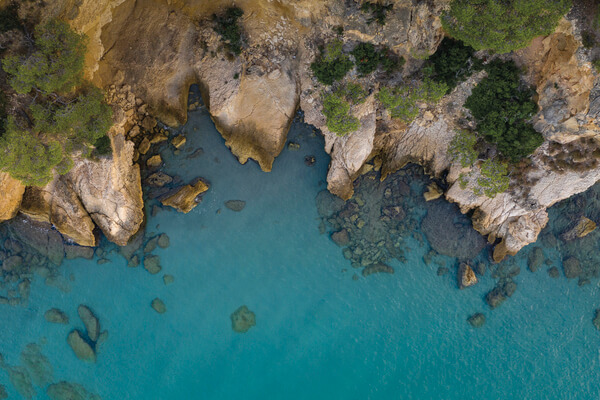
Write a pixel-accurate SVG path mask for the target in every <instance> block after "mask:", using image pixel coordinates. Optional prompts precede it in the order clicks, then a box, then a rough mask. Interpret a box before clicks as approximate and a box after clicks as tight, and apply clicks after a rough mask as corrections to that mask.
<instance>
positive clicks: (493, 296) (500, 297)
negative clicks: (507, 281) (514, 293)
mask: <svg viewBox="0 0 600 400" xmlns="http://www.w3.org/2000/svg"><path fill="white" fill-rule="evenodd" d="M504 300H506V296H505V295H504V291H503V290H502V288H501V287H498V286H496V287H495V288H493V289H492V290H491V291H490V292H489V293H488V294H487V295H486V296H485V301H486V303H487V304H488V305H489V306H490V307H491V308H492V309H494V308H496V307H498V306H499V305H500V304H502V303H503V302H504Z"/></svg>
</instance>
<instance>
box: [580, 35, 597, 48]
mask: <svg viewBox="0 0 600 400" xmlns="http://www.w3.org/2000/svg"><path fill="white" fill-rule="evenodd" d="M581 44H583V47H585V48H586V49H591V48H592V47H594V46H595V45H596V37H595V36H594V33H592V32H590V31H583V32H581Z"/></svg>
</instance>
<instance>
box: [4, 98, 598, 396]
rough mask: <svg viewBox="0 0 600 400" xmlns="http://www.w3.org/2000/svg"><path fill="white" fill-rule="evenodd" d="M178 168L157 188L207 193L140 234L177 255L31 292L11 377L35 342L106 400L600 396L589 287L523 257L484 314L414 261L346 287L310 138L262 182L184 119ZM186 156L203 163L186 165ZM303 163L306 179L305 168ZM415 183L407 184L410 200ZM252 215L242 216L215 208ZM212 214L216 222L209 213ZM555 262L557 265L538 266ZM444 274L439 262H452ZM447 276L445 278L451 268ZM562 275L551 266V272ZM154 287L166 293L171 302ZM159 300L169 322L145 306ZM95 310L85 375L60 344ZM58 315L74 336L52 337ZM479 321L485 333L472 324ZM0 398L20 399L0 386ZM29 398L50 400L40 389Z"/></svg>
mask: <svg viewBox="0 0 600 400" xmlns="http://www.w3.org/2000/svg"><path fill="white" fill-rule="evenodd" d="M184 129H185V130H186V131H187V132H188V143H187V144H186V146H185V148H184V149H183V152H184V154H183V156H181V155H180V156H173V155H172V153H171V150H165V151H164V152H163V155H164V156H165V158H166V159H167V160H168V163H167V167H166V168H165V172H167V173H173V174H175V173H177V174H179V175H180V176H182V178H183V179H184V181H187V180H191V179H193V178H195V177H197V176H202V177H204V178H206V179H208V180H209V181H210V182H211V184H212V186H211V189H210V191H209V192H208V193H207V194H206V195H205V197H204V201H203V202H202V203H201V204H200V205H199V206H198V207H196V208H195V209H194V210H193V211H192V212H190V213H189V214H187V215H184V214H179V213H176V212H174V211H167V210H165V211H162V212H160V213H158V215H156V216H155V217H150V216H149V219H148V223H147V230H148V231H150V232H151V231H154V232H166V233H167V234H168V235H169V236H170V239H171V245H170V247H169V248H167V249H164V250H161V249H159V250H157V251H155V254H158V255H159V256H160V257H161V264H162V266H163V271H162V272H161V273H160V274H158V275H150V274H149V273H147V272H146V271H145V270H144V269H143V268H142V267H137V268H128V267H127V266H126V262H125V261H124V259H123V258H122V257H120V256H119V255H118V254H116V253H112V254H111V255H109V257H108V258H110V259H111V261H112V262H111V263H109V264H104V265H97V264H96V261H95V260H93V261H86V260H74V261H66V262H65V264H64V266H63V271H64V275H65V276H67V277H68V276H70V275H71V274H72V275H73V276H74V281H73V282H70V285H71V291H70V292H69V293H63V292H61V291H59V290H57V289H55V288H52V287H47V286H44V285H43V283H42V282H41V279H35V280H34V282H33V288H32V294H31V298H30V300H29V302H28V304H27V305H26V306H22V307H8V306H2V307H0V320H1V321H2V328H1V332H2V334H1V336H0V352H1V353H2V354H3V355H4V359H5V361H6V362H7V363H8V364H10V365H16V364H18V363H19V353H20V352H21V350H22V349H23V348H24V346H25V345H26V344H27V343H30V342H40V340H41V339H42V338H46V343H45V344H44V345H43V352H44V354H45V355H46V356H47V357H48V358H49V359H50V361H51V362H52V364H53V366H54V377H55V380H56V381H58V380H67V381H71V382H78V383H81V384H83V385H84V386H85V387H86V388H87V389H88V390H90V391H92V392H95V393H97V394H99V395H100V396H101V397H102V398H103V399H448V400H451V399H559V398H560V399H595V398H598V397H599V396H600V352H599V347H598V346H599V344H600V334H599V333H598V331H596V330H595V328H594V327H593V325H592V323H591V319H592V317H593V310H594V309H595V308H596V307H597V305H598V303H599V301H598V298H599V294H600V293H599V291H600V290H599V288H598V286H597V285H596V282H595V281H594V282H593V284H592V285H587V286H585V287H582V288H579V287H578V286H577V284H576V282H569V281H567V280H565V279H564V278H563V279H552V278H550V277H549V276H548V274H546V273H545V272H544V271H542V272H537V273H535V274H534V273H531V272H529V271H528V270H527V269H526V266H525V259H526V258H525V256H520V257H518V258H517V260H518V263H519V265H520V267H521V271H522V272H521V274H520V275H519V276H517V277H516V278H515V281H516V282H517V284H518V286H519V289H518V290H517V292H516V293H515V295H514V296H513V297H512V298H511V299H509V300H508V301H506V302H505V303H504V304H503V305H502V306H501V307H499V308H498V309H496V310H494V311H490V310H489V308H488V306H487V305H486V304H485V302H484V300H483V297H484V295H485V293H487V292H488V291H489V290H490V289H491V288H492V287H493V285H494V280H493V279H492V278H491V277H490V274H489V273H488V274H487V275H486V276H485V277H483V278H482V279H481V281H480V283H479V284H478V285H476V286H475V287H472V288H469V289H466V290H461V291H459V290H458V289H457V288H456V280H455V276H454V274H449V275H446V276H442V277H438V276H437V275H436V268H437V267H433V266H427V265H426V264H425V263H424V262H423V258H422V257H423V255H424V254H425V253H427V252H428V251H429V249H428V247H427V245H425V246H421V245H419V244H418V243H417V242H416V241H410V240H409V243H410V244H411V246H412V251H411V252H410V253H409V254H408V255H407V261H406V262H405V263H404V265H400V264H399V263H396V264H394V263H392V265H394V266H395V267H396V273H395V274H394V275H387V274H379V275H371V276H369V277H368V278H363V277H360V278H359V279H358V280H353V279H352V276H353V274H354V273H355V271H354V270H353V269H352V268H351V267H350V265H349V263H348V261H347V260H345V259H344V258H343V256H342V254H341V251H340V249H339V247H337V246H336V245H335V244H334V243H333V242H332V241H331V240H330V239H329V238H328V237H327V235H320V234H319V231H318V224H319V218H318V215H317V211H316V207H315V201H314V199H315V196H316V194H317V193H318V192H319V191H320V190H323V189H324V188H325V182H324V181H325V177H326V172H327V164H328V161H329V160H328V157H327V156H326V154H325V153H324V152H323V150H322V147H323V144H322V139H320V138H318V137H316V136H314V135H313V134H312V130H311V129H310V128H308V127H305V126H303V125H301V124H294V125H293V126H292V130H291V132H290V138H291V139H292V140H294V141H296V142H298V143H300V144H301V149H300V150H299V151H291V150H288V149H287V148H286V149H285V150H284V151H283V153H282V155H281V156H280V157H278V158H277V160H276V161H275V164H274V168H273V172H271V173H269V174H265V173H262V172H261V171H260V170H259V168H258V167H257V165H255V164H254V163H252V162H250V163H248V164H247V165H240V164H238V163H237V161H236V160H235V158H234V157H233V156H232V155H231V153H230V152H229V150H228V149H227V148H226V147H225V146H224V144H223V140H222V139H221V137H220V136H219V134H218V133H217V132H216V130H215V129H214V126H213V125H212V123H211V121H210V118H209V117H208V114H207V112H206V111H205V110H204V109H200V110H198V111H195V112H193V113H191V114H190V120H189V122H188V124H187V125H186V127H185V128H184ZM197 147H202V148H203V149H204V151H205V152H204V154H203V155H202V156H200V157H197V158H194V159H185V155H186V154H188V153H191V152H193V151H194V150H195V149H196V148H197ZM307 154H314V155H315V156H316V158H317V163H316V165H315V166H313V167H307V166H306V165H305V164H304V156H305V155H307ZM426 184H427V182H426V181H420V182H415V184H414V185H413V192H414V195H415V196H420V195H421V192H420V191H422V190H423V187H424V185H426ZM231 199H241V200H245V201H246V202H247V204H246V208H245V209H244V210H243V211H242V212H239V213H236V212H233V211H231V210H228V209H227V208H225V207H224V205H223V202H224V201H227V200H231ZM219 210H221V211H220V212H219ZM545 252H546V254H547V255H548V256H553V257H555V258H556V259H558V258H559V257H560V254H558V252H557V251H556V250H555V249H546V250H545ZM449 261H450V260H449ZM451 262H454V261H451ZM556 265H558V266H560V264H556ZM163 273H167V274H172V275H174V276H175V282H174V283H173V284H172V285H169V286H165V285H164V284H163V281H162V275H163ZM157 296H158V297H160V298H161V299H162V300H163V301H164V302H165V304H166V307H167V312H166V313H165V314H162V315H159V314H157V313H156V312H155V311H154V310H153V309H152V308H151V307H150V302H151V301H152V299H153V298H155V297H157ZM79 304H86V305H88V306H90V307H91V308H92V309H93V310H94V312H95V313H96V315H97V316H98V317H99V319H100V323H101V325H102V329H107V330H108V331H109V335H110V336H109V339H108V341H107V342H106V343H105V344H104V345H103V346H102V347H101V349H100V351H99V354H98V360H97V363H96V364H86V363H84V362H82V361H79V360H77V359H76V358H75V356H74V354H73V352H72V351H71V349H70V348H69V347H68V345H67V343H66V335H67V334H68V332H69V331H70V330H71V329H73V327H82V324H81V322H80V321H79V319H78V317H77V305H79ZM241 305H247V306H248V308H249V309H250V310H252V311H253V312H255V314H256V326H255V327H253V328H251V329H250V330H249V331H248V332H247V333H245V334H239V333H235V332H234V331H233V330H232V328H231V320H230V314H231V313H232V312H233V311H234V310H235V309H237V308H238V307H239V306H241ZM51 307H58V308H60V309H62V310H64V311H65V312H67V313H68V314H69V316H70V319H71V324H70V325H68V326H63V325H53V324H49V323H47V322H46V321H45V320H44V317H43V314H44V312H45V311H46V310H47V309H49V308H51ZM477 311H481V312H484V313H485V314H486V316H487V323H486V324H485V326H484V327H482V328H480V329H473V328H471V327H470V326H469V325H468V324H467V323H466V318H467V317H468V316H469V315H471V314H473V313H474V312H477ZM0 382H2V383H4V384H5V386H7V389H8V391H9V394H10V398H19V397H18V395H17V394H16V392H15V391H14V388H13V387H12V386H11V385H10V383H9V381H8V376H7V374H6V372H5V371H4V370H2V371H0ZM39 396H40V397H39V398H40V399H45V398H46V397H45V394H44V393H43V389H40V390H39Z"/></svg>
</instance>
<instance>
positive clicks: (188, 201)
mask: <svg viewBox="0 0 600 400" xmlns="http://www.w3.org/2000/svg"><path fill="white" fill-rule="evenodd" d="M208 188H209V185H208V184H207V183H206V182H205V181H203V180H202V179H201V178H198V179H196V180H194V181H193V182H192V183H190V184H189V185H185V186H182V187H179V188H176V189H174V190H173V191H171V192H169V193H168V194H167V195H165V197H164V198H161V199H160V202H161V203H162V204H163V205H165V206H170V207H173V208H174V209H176V210H177V211H179V212H183V213H188V212H190V211H192V209H193V208H194V207H196V206H197V205H198V203H199V202H200V201H201V198H200V195H201V194H203V193H204V192H206V191H207V190H208Z"/></svg>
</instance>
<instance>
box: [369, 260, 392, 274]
mask: <svg viewBox="0 0 600 400" xmlns="http://www.w3.org/2000/svg"><path fill="white" fill-rule="evenodd" d="M377 273H386V274H393V273H394V268H392V267H390V266H389V265H387V264H383V263H376V264H371V265H369V266H367V267H365V268H364V269H363V270H362V275H363V276H369V275H371V274H377Z"/></svg>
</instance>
